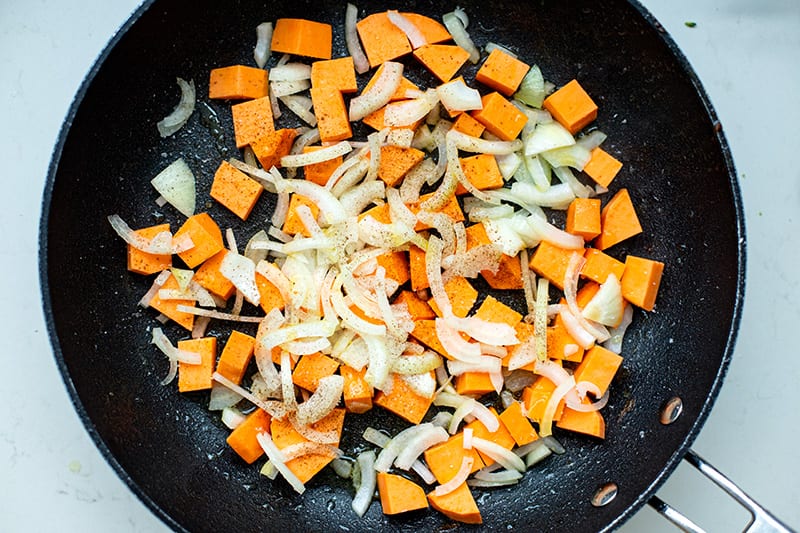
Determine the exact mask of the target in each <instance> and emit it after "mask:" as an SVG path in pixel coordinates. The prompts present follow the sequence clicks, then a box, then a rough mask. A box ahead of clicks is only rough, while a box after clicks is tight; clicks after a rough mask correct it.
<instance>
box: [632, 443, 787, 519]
mask: <svg viewBox="0 0 800 533" xmlns="http://www.w3.org/2000/svg"><path fill="white" fill-rule="evenodd" d="M684 459H685V460H686V462H688V463H689V464H690V465H692V466H693V467H695V468H696V469H698V470H699V471H700V473H702V474H703V475H704V476H706V477H707V478H709V479H710V480H711V481H713V482H714V483H716V484H717V485H718V486H719V487H720V488H721V489H722V490H724V491H725V492H727V493H728V494H729V495H730V496H731V497H732V498H733V499H734V500H736V501H737V502H739V504H741V506H742V507H744V508H745V509H747V510H748V511H750V516H751V517H752V518H751V520H750V523H748V524H747V527H746V528H745V529H744V533H792V530H791V529H790V528H789V527H788V526H787V525H785V524H784V523H783V522H781V521H780V520H778V518H776V517H775V516H774V515H773V514H772V513H770V512H769V511H767V510H766V509H764V508H763V507H761V505H759V504H758V502H756V501H755V500H753V499H752V498H751V497H750V496H748V495H747V494H745V492H744V491H743V490H742V489H740V488H739V487H738V486H736V484H735V483H734V482H733V481H731V480H730V479H728V478H727V477H726V476H725V475H724V474H723V473H722V472H720V471H719V470H717V469H716V468H714V467H713V466H711V464H710V463H709V462H708V461H706V460H705V459H703V458H702V457H700V456H699V455H698V454H697V453H695V452H694V451H692V450H689V451H688V452H687V453H686V455H685V456H684ZM648 504H650V506H651V507H652V508H653V509H655V510H656V511H657V512H658V513H659V514H660V515H661V516H663V517H664V518H666V519H667V520H669V521H670V522H672V523H673V524H675V525H676V526H677V527H678V528H679V529H680V530H682V531H687V532H689V533H705V530H703V529H702V528H700V527H699V526H698V525H697V524H695V523H694V522H692V521H691V520H690V519H688V518H687V517H685V516H683V515H682V514H681V513H680V512H678V511H677V510H675V508H673V507H671V506H670V505H669V504H667V503H666V502H664V501H663V500H662V499H661V498H659V497H658V496H653V497H652V498H650V501H648Z"/></svg>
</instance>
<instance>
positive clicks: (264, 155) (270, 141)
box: [250, 128, 297, 170]
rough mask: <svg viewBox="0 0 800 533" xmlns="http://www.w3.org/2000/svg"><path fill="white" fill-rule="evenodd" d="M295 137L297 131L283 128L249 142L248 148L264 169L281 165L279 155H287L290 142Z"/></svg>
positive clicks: (289, 149)
mask: <svg viewBox="0 0 800 533" xmlns="http://www.w3.org/2000/svg"><path fill="white" fill-rule="evenodd" d="M295 137H297V131H296V130H294V129H292V128H283V129H279V130H275V131H272V132H269V133H267V134H265V135H264V136H263V137H259V138H258V139H255V140H253V141H251V142H250V148H252V149H253V153H254V154H255V155H256V157H257V158H258V162H259V163H261V166H262V167H264V169H265V170H269V169H271V168H272V167H278V168H280V166H281V157H283V156H285V155H289V152H290V151H291V150H292V143H293V142H294V139H295Z"/></svg>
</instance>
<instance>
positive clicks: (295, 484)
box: [256, 432, 306, 494]
mask: <svg viewBox="0 0 800 533" xmlns="http://www.w3.org/2000/svg"><path fill="white" fill-rule="evenodd" d="M256 440H257V441H258V444H260V445H261V449H263V450H264V453H266V454H267V457H269V460H270V461H271V462H272V464H273V465H274V466H275V468H277V469H278V472H280V473H281V475H282V476H283V478H284V479H285V480H286V481H288V482H289V484H290V485H291V486H292V488H293V489H294V490H295V491H296V492H297V493H298V494H303V493H304V492H305V490H306V487H305V485H303V482H302V481H300V479H299V478H298V477H297V476H296V475H295V474H294V473H293V472H292V471H291V470H289V467H288V466H286V458H285V457H284V455H283V452H281V451H280V450H279V449H278V447H277V446H275V443H274V442H273V441H272V437H270V435H269V433H266V432H264V433H259V434H258V435H256Z"/></svg>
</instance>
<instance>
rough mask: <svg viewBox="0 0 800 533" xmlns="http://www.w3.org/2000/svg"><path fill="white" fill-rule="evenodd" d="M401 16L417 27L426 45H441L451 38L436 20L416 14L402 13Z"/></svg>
mask: <svg viewBox="0 0 800 533" xmlns="http://www.w3.org/2000/svg"><path fill="white" fill-rule="evenodd" d="M402 15H403V16H404V17H405V18H407V19H408V20H409V22H411V24H413V25H414V26H416V27H417V29H418V30H419V32H420V33H421V34H422V35H423V36H424V37H425V41H426V42H428V43H431V44H435V43H441V42H444V41H449V40H450V39H451V38H452V37H451V36H450V32H448V31H447V29H446V28H445V27H444V26H443V25H442V24H441V23H440V22H439V21H437V20H434V19H432V18H430V17H426V16H425V15H419V14H417V13H403V14H402Z"/></svg>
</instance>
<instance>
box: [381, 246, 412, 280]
mask: <svg viewBox="0 0 800 533" xmlns="http://www.w3.org/2000/svg"><path fill="white" fill-rule="evenodd" d="M376 260H377V261H378V266H381V267H383V269H384V270H385V271H386V278H387V279H391V280H394V281H396V282H397V283H398V284H399V285H402V284H403V283H405V282H406V281H408V280H409V279H411V273H410V272H409V267H408V254H407V253H406V252H404V251H399V252H387V253H385V254H383V255H379V256H378V257H377V258H376Z"/></svg>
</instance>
